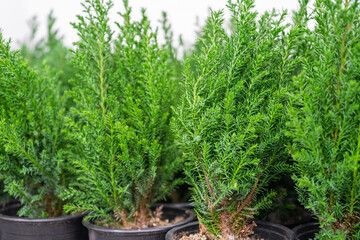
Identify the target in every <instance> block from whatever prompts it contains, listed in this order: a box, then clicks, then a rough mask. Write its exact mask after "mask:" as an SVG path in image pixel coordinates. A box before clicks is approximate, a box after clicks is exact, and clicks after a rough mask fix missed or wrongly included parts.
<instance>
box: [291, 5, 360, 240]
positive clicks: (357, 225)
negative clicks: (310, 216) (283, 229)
mask: <svg viewBox="0 0 360 240" xmlns="http://www.w3.org/2000/svg"><path fill="white" fill-rule="evenodd" d="M311 9H313V13H312V19H313V20H314V21H315V30H314V31H308V34H307V36H306V39H307V40H308V43H307V47H306V51H304V55H303V57H302V58H303V61H302V68H303V71H302V73H301V74H300V75H299V76H298V77H297V78H295V82H294V92H292V93H291V94H290V96H291V101H292V104H291V108H290V109H289V116H290V119H289V122H288V126H289V136H291V137H292V139H293V144H292V146H290V151H291V154H292V156H293V158H294V160H295V161H296V163H297V169H298V172H297V174H296V175H295V176H294V179H295V181H296V184H297V189H298V192H299V199H300V201H301V203H302V204H303V205H304V206H305V207H306V208H307V209H309V210H311V211H312V212H313V213H314V215H315V216H316V218H317V220H318V221H319V222H320V228H321V231H320V233H319V234H318V235H317V237H316V239H323V240H328V239H334V240H335V239H339V240H340V239H351V240H355V239H360V206H359V201H360V176H359V173H358V169H359V167H360V164H359V157H360V108H359V103H360V85H359V84H360V61H359V60H360V41H359V36H360V6H359V2H358V1H357V0H356V1H350V0H337V1H331V0H322V1H319V0H318V1H316V2H315V5H314V7H313V8H311Z"/></svg>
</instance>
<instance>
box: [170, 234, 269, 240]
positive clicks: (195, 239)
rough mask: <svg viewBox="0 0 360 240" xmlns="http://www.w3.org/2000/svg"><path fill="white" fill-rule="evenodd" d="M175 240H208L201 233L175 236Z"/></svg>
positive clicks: (253, 239)
mask: <svg viewBox="0 0 360 240" xmlns="http://www.w3.org/2000/svg"><path fill="white" fill-rule="evenodd" d="M176 239H177V240H209V239H208V238H207V237H206V236H205V235H204V234H202V233H196V234H190V235H189V236H186V235H185V234H180V235H179V236H177V238H176ZM234 240H235V239H234ZM236 240H264V239H262V238H261V239H260V238H252V237H248V238H241V239H236Z"/></svg>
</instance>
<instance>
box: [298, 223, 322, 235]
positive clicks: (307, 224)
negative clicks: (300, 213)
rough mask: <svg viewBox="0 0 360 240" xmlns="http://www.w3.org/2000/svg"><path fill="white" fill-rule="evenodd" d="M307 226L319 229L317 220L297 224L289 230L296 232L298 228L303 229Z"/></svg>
mask: <svg viewBox="0 0 360 240" xmlns="http://www.w3.org/2000/svg"><path fill="white" fill-rule="evenodd" d="M307 227H314V228H315V227H317V228H319V229H320V224H319V223H318V222H309V223H304V224H300V225H297V226H296V227H294V228H292V229H291V230H293V232H294V233H295V234H296V233H297V232H298V231H299V230H301V229H303V228H307Z"/></svg>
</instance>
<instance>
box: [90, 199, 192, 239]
mask: <svg viewBox="0 0 360 240" xmlns="http://www.w3.org/2000/svg"><path fill="white" fill-rule="evenodd" d="M162 210H163V214H164V217H165V218H167V219H169V220H172V219H174V218H175V217H177V216H182V215H184V216H186V219H185V220H184V221H183V222H181V223H177V224H172V225H168V226H164V227H154V228H143V229H139V230H137V229H128V230H125V229H124V230H122V229H109V228H104V227H99V226H96V225H94V224H91V223H90V222H87V221H84V222H83V224H84V226H85V227H87V228H88V230H89V239H90V240H120V239H121V240H162V239H164V238H165V235H166V233H167V232H168V231H169V230H170V229H172V228H174V227H179V226H181V225H184V224H187V223H189V222H192V221H194V218H195V215H194V214H193V213H192V212H191V211H189V210H186V209H184V208H179V207H177V206H171V205H168V204H167V205H164V207H163V209H162Z"/></svg>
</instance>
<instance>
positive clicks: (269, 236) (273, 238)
mask: <svg viewBox="0 0 360 240" xmlns="http://www.w3.org/2000/svg"><path fill="white" fill-rule="evenodd" d="M256 225H257V227H255V228H254V232H255V233H254V235H253V236H254V237H258V238H261V239H264V240H294V239H295V234H294V232H293V231H291V230H290V229H289V228H287V227H285V226H282V225H280V224H274V223H268V222H261V221H259V222H256ZM197 232H199V223H198V222H193V223H189V224H186V225H184V226H180V227H177V228H174V229H172V230H170V231H169V232H168V233H167V234H166V236H165V240H176V236H178V235H180V234H182V233H185V234H186V235H190V234H194V233H197Z"/></svg>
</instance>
